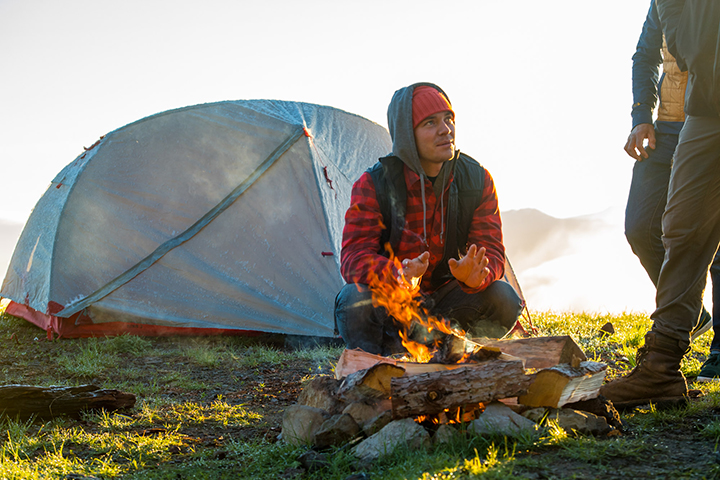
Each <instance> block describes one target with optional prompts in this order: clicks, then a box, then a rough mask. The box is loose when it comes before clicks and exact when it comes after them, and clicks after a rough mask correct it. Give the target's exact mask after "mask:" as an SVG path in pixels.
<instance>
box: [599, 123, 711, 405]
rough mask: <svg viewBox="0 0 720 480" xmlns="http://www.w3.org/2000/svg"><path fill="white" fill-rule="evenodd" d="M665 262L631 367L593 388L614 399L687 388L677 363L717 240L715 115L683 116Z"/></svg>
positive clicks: (667, 217) (699, 303) (667, 213)
mask: <svg viewBox="0 0 720 480" xmlns="http://www.w3.org/2000/svg"><path fill="white" fill-rule="evenodd" d="M663 243H664V245H665V261H664V263H663V266H662V269H661V271H660V277H659V279H658V291H657V297H656V303H657V309H656V310H655V312H654V313H653V314H652V316H651V318H652V319H653V320H654V322H653V327H652V329H651V331H650V332H648V333H647V334H646V335H645V345H644V346H643V348H642V349H641V351H639V352H638V357H639V359H640V360H639V362H638V366H637V367H636V368H635V369H634V370H633V371H632V373H631V374H630V375H628V376H627V377H625V378H622V379H619V380H616V381H613V382H610V383H608V384H607V385H605V386H604V387H603V388H602V389H601V391H600V393H601V394H603V395H604V396H605V397H607V398H609V399H610V400H612V401H614V402H623V401H633V400H644V399H652V398H660V397H672V396H678V395H683V394H686V393H687V384H686V383H685V378H684V377H683V375H682V373H681V372H680V362H681V360H682V358H683V356H684V354H685V352H686V350H687V349H688V348H689V346H690V331H691V330H692V329H693V327H694V326H695V324H696V322H697V320H698V316H699V312H700V310H701V306H702V292H703V289H704V287H705V281H706V277H707V272H708V268H709V265H710V262H711V261H712V259H713V256H714V255H715V252H716V251H717V247H718V243H720V118H710V117H691V116H688V117H687V119H686V122H685V127H684V128H683V130H682V132H681V133H680V142H679V144H678V147H677V150H676V152H675V160H674V164H673V170H672V174H671V178H670V188H669V190H668V202H667V207H666V210H665V214H664V216H663Z"/></svg>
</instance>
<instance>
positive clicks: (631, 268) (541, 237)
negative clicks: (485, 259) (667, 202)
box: [502, 208, 655, 313]
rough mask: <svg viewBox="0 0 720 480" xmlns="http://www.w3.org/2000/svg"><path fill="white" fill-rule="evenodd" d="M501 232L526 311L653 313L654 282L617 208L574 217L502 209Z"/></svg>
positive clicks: (621, 213)
mask: <svg viewBox="0 0 720 480" xmlns="http://www.w3.org/2000/svg"><path fill="white" fill-rule="evenodd" d="M502 218H503V233H504V237H505V246H506V251H507V255H508V258H509V259H510V261H511V262H512V265H513V268H514V270H515V273H516V275H517V277H518V280H519V282H520V286H521V288H522V290H523V294H524V296H525V299H526V301H527V304H528V307H529V308H530V310H531V311H544V310H553V311H573V312H582V311H584V312H597V313H622V312H625V311H627V312H652V311H653V310H654V308H655V287H654V286H653V284H652V282H651V281H650V279H649V277H648V276H647V274H646V273H645V270H644V269H643V268H642V266H641V265H640V261H639V260H638V259H637V258H636V257H635V255H634V254H633V253H632V250H631V249H630V246H629V245H628V243H627V241H626V239H625V235H624V227H623V221H624V212H623V211H622V209H619V208H617V209H609V210H607V211H604V212H601V213H598V214H593V215H584V216H580V217H573V218H564V219H561V218H555V217H551V216H549V215H546V214H544V213H542V212H540V211H538V210H534V209H523V210H510V211H507V212H503V214H502Z"/></svg>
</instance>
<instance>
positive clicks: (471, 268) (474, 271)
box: [449, 245, 490, 288]
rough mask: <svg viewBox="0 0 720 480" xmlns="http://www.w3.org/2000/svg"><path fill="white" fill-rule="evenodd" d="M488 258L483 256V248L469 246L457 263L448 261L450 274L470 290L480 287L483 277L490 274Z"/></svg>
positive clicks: (451, 260)
mask: <svg viewBox="0 0 720 480" xmlns="http://www.w3.org/2000/svg"><path fill="white" fill-rule="evenodd" d="M488 262H489V260H488V258H487V257H486V256H485V247H483V248H478V247H477V245H470V248H468V251H467V254H466V255H465V256H464V257H462V258H461V259H460V260H459V261H458V260H455V259H454V258H451V259H450V262H449V265H450V272H451V273H452V274H453V276H454V277H455V278H457V279H458V281H460V282H463V283H464V284H465V285H467V286H468V287H470V288H477V287H479V286H480V285H482V283H483V281H484V280H485V277H487V276H488V275H489V274H490V269H488V268H487V266H488Z"/></svg>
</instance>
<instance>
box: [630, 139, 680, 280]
mask: <svg viewBox="0 0 720 480" xmlns="http://www.w3.org/2000/svg"><path fill="white" fill-rule="evenodd" d="M655 138H656V143H655V145H656V148H655V149H654V150H651V149H648V150H647V151H648V153H649V155H648V158H646V159H644V160H640V161H636V162H635V166H634V167H633V176H632V182H631V183H630V193H629V194H628V201H627V206H626V207H625V238H627V241H628V243H629V244H630V247H631V248H632V251H633V253H634V254H635V255H636V256H637V257H638V259H639V260H640V263H641V264H642V266H643V268H644V269H645V271H646V272H647V274H648V276H649V277H650V280H651V281H652V283H653V285H655V286H657V280H658V277H659V276H660V268H661V267H662V263H663V260H664V259H665V247H664V246H663V243H662V215H663V212H664V211H665V204H666V203H667V192H668V183H670V171H671V168H672V159H673V154H674V153H675V147H676V146H677V139H678V136H677V135H669V134H662V133H658V132H656V133H655Z"/></svg>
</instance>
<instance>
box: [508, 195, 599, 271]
mask: <svg viewBox="0 0 720 480" xmlns="http://www.w3.org/2000/svg"><path fill="white" fill-rule="evenodd" d="M501 216H502V222H503V240H504V243H505V249H506V252H507V255H508V258H510V261H511V262H512V264H513V268H514V269H515V271H516V272H521V271H524V270H527V269H529V268H533V267H537V266H538V265H541V264H543V263H545V262H548V261H550V260H553V259H555V258H558V257H561V256H565V255H568V254H570V253H574V252H575V251H577V250H578V248H579V247H578V245H577V242H576V240H577V237H578V236H583V235H591V234H593V233H594V232H596V231H597V230H599V229H602V228H606V227H607V222H606V221H605V220H603V219H602V217H601V216H600V215H598V214H593V215H583V216H580V217H572V218H556V217H552V216H550V215H548V214H546V213H543V212H541V211H540V210H536V209H534V208H523V209H520V210H508V211H505V212H502V213H501Z"/></svg>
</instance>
